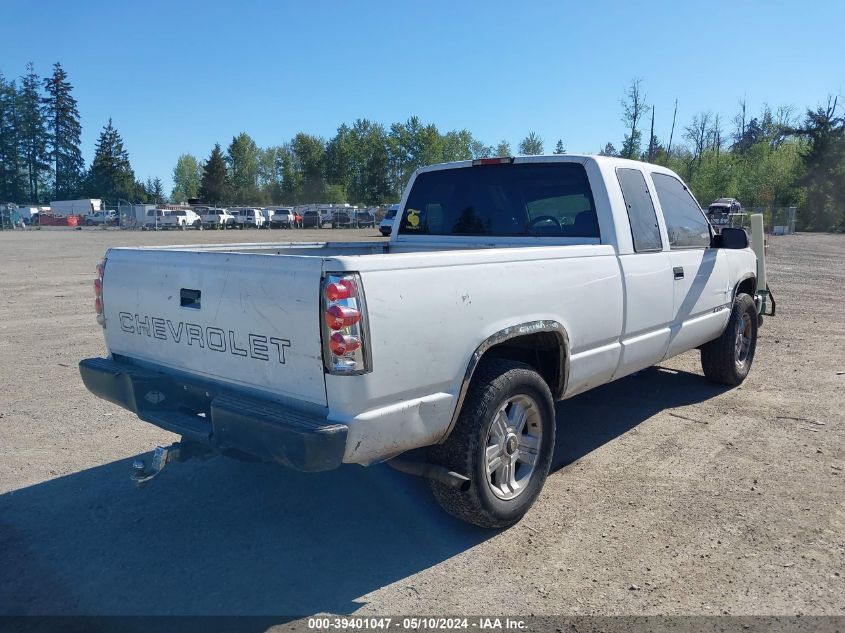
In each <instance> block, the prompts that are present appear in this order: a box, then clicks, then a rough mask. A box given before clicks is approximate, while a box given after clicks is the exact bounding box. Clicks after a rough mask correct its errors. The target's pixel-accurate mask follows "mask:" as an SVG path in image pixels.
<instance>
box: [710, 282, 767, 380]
mask: <svg viewBox="0 0 845 633" xmlns="http://www.w3.org/2000/svg"><path fill="white" fill-rule="evenodd" d="M757 323H758V321H757V308H756V306H755V305H754V299H752V298H751V296H750V295H747V294H744V293H743V294H738V295H737V296H736V299H735V300H734V304H733V308H732V309H731V316H730V319H729V320H728V325H727V327H725V331H724V332H722V335H721V336H720V337H719V338H717V339H714V340H712V341H710V342H709V343H706V344H704V345H702V347H701V367H702V369H704V375H705V376H707V378H708V379H710V380H712V381H713V382H717V383H721V384H723V385H738V384H740V383H741V382H742V381H743V380H745V377H746V376H748V372H749V371H750V370H751V363H752V362H753V360H754V351H755V350H756V348H757Z"/></svg>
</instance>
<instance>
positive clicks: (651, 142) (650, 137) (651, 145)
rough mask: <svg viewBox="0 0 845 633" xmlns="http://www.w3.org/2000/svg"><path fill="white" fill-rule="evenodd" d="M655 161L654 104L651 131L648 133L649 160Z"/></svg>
mask: <svg viewBox="0 0 845 633" xmlns="http://www.w3.org/2000/svg"><path fill="white" fill-rule="evenodd" d="M653 161H654V105H653V104H652V106H651V132H649V135H648V162H650V163H651V162H653Z"/></svg>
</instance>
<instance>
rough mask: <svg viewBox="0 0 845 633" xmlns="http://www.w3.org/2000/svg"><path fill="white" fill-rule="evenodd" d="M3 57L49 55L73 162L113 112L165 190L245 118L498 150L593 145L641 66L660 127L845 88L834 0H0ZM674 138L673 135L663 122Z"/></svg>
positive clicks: (268, 132) (265, 140)
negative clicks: (399, 129) (66, 109)
mask: <svg viewBox="0 0 845 633" xmlns="http://www.w3.org/2000/svg"><path fill="white" fill-rule="evenodd" d="M2 4H3V8H2V13H1V14H0V71H2V72H3V73H4V74H5V75H6V76H7V77H17V76H19V75H21V74H23V72H24V67H25V64H26V63H27V62H28V61H32V62H33V63H34V64H35V66H36V70H37V71H38V72H39V74H42V75H46V74H48V73H49V71H50V67H51V64H52V63H53V62H55V61H60V62H61V63H62V65H63V66H64V68H65V69H66V70H67V72H68V74H69V76H70V81H71V82H72V84H73V85H74V89H75V90H74V94H75V96H76V98H77V100H78V102H79V110H80V113H81V116H82V125H83V139H82V140H83V152H84V156H85V160H86V162H89V161H90V160H91V157H92V155H93V147H94V142H95V141H96V138H97V135H98V134H99V131H100V130H101V128H102V126H103V125H104V124H105V123H106V121H107V120H108V118H109V117H112V119H113V120H114V124H115V126H116V127H117V129H118V131H119V132H120V133H121V134H122V136H123V138H124V141H125V143H126V147H127V149H128V150H129V153H130V158H131V161H132V165H133V167H134V168H135V172H136V175H137V176H138V178H140V179H144V178H146V177H148V176H159V177H161V178H162V180H164V181H165V183H166V185H167V187H168V190H169V187H170V183H171V173H172V170H173V166H174V164H175V162H176V158H177V157H178V155H179V154H180V153H183V152H188V153H192V154H195V155H196V156H198V157H199V158H201V159H204V158H206V157H207V155H208V153H209V152H210V150H211V147H212V146H213V144H214V143H215V142H219V143H221V144H222V145H223V146H224V148H225V145H226V144H228V143H229V142H230V141H231V139H232V137H233V136H234V135H236V134H238V133H239V132H241V131H245V132H247V133H249V134H250V135H252V137H253V138H254V139H255V140H256V142H257V143H258V144H259V145H260V146H267V145H277V144H280V143H282V142H284V141H285V140H288V139H290V138H291V137H292V136H293V135H294V134H296V133H297V132H299V131H305V132H309V133H313V134H318V135H321V136H324V137H330V136H331V135H332V134H333V133H334V131H335V130H336V128H337V126H338V125H339V124H340V123H342V122H352V121H354V120H355V119H356V118H358V117H366V118H369V119H372V120H375V121H380V122H382V123H385V124H386V125H389V124H390V123H391V122H393V121H404V120H405V119H407V118H408V117H409V116H411V115H414V114H416V115H418V116H420V117H421V118H422V119H423V120H424V121H426V122H433V123H435V124H436V125H437V126H438V127H439V128H440V129H441V131H446V130H450V129H454V128H467V129H469V130H470V131H471V132H472V133H473V134H474V135H475V136H476V137H477V138H480V139H482V140H484V141H485V142H487V143H489V144H495V143H496V142H497V141H498V140H500V139H507V140H509V141H510V142H511V144H512V145H513V146H516V144H517V143H518V141H519V140H520V139H521V138H522V137H524V136H525V134H526V133H528V132H529V131H532V130H533V131H536V132H537V133H538V134H539V135H540V136H541V137H543V139H544V140H545V142H546V151H548V152H551V150H552V149H553V148H554V143H555V141H556V139H558V138H562V139H563V141H564V145H565V146H566V148H567V149H568V150H569V151H570V152H592V153H594V152H596V151H598V150H599V149H600V148H601V147H602V146H603V145H604V143H606V142H607V141H612V142H613V143H614V144H615V145H616V146H617V147H618V146H619V145H620V144H621V139H622V135H623V133H624V130H623V124H622V122H621V120H620V117H621V106H620V103H619V102H620V99H621V98H622V96H623V91H624V89H625V86H626V84H627V83H629V82H630V80H631V79H632V78H634V77H639V78H642V80H643V88H644V91H645V93H646V96H647V101H648V103H649V104H652V103H653V104H655V105H656V108H657V112H656V126H655V127H656V132H657V134H658V136H659V137H663V138H665V137H668V135H669V128H670V125H671V116H672V107H673V104H674V100H675V98H677V99H678V100H679V106H678V121H679V127H683V125H685V124H686V123H687V122H688V120H689V118H691V116H692V115H693V114H694V113H695V112H698V111H702V110H712V111H713V112H718V113H721V115H722V117H723V120H725V121H728V120H729V119H730V118H731V117H732V116H733V114H734V113H735V111H736V104H737V101H738V99H739V98H741V97H745V98H746V99H747V102H748V105H749V107H750V109H751V110H752V111H753V112H756V111H758V110H759V108H760V107H761V105H762V104H763V103H764V102H768V103H769V104H771V105H772V106H778V105H782V104H792V105H794V106H795V107H796V108H797V109H798V110H799V111H803V109H804V108H805V107H806V106H811V105H815V104H817V103H819V102H820V101H822V100H824V99H826V97H827V95H828V94H831V93H833V94H843V93H845V64H843V62H845V37H843V24H845V2H838V1H831V2H816V1H813V2H802V3H798V2H790V3H787V2H765V3H763V2H741V1H736V0H735V1H733V2H718V1H714V2H679V1H678V0H675V1H674V2H630V1H628V2H553V1H536V2H498V1H495V0H487V1H486V2H471V1H467V2H455V1H452V2H440V1H426V2H414V3H412V2H403V1H398V0H394V1H393V2H333V1H324V2H314V1H310V2H308V1H303V2H271V1H269V0H268V1H266V2H252V1H249V0H240V1H238V2H223V1H220V0H204V1H197V2H180V1H178V0H170V1H167V2H165V1H160V0H147V1H145V2H125V1H115V0H109V1H104V0H88V1H85V0H81V1H79V2H68V1H67V0H62V1H50V2H47V1H39V0H3V3H2ZM676 137H677V132H676Z"/></svg>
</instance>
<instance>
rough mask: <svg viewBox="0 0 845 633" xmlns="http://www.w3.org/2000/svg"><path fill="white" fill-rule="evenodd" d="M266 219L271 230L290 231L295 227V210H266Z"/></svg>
mask: <svg viewBox="0 0 845 633" xmlns="http://www.w3.org/2000/svg"><path fill="white" fill-rule="evenodd" d="M264 219H265V220H266V221H267V227H268V228H271V229H289V228H291V227H292V226H293V225H294V222H295V219H294V214H293V209H291V208H290V207H274V208H271V209H264Z"/></svg>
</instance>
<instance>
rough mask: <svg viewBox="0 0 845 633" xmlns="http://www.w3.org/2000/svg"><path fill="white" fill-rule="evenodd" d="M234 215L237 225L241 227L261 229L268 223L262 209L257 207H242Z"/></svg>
mask: <svg viewBox="0 0 845 633" xmlns="http://www.w3.org/2000/svg"><path fill="white" fill-rule="evenodd" d="M233 211H234V209H233ZM234 216H235V226H237V227H238V228H239V229H261V228H264V227H265V226H266V224H267V220H266V219H265V218H264V214H263V213H262V212H261V209H258V208H255V207H241V208H239V209H237V211H236V212H235V213H234Z"/></svg>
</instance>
